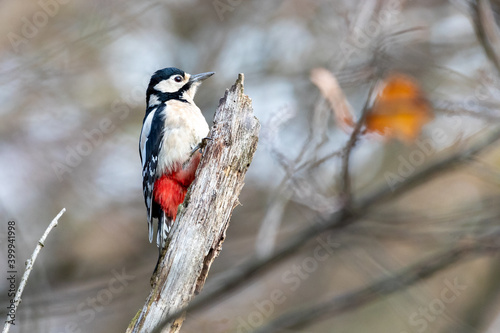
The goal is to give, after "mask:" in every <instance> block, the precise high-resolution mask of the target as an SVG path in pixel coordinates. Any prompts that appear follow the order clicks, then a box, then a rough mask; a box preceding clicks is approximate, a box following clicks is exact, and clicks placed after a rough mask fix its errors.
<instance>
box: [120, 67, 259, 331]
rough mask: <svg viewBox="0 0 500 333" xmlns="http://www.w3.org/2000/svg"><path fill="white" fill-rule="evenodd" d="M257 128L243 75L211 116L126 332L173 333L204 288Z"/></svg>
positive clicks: (233, 205)
mask: <svg viewBox="0 0 500 333" xmlns="http://www.w3.org/2000/svg"><path fill="white" fill-rule="evenodd" d="M259 129H260V125H259V122H258V120H257V118H255V117H254V115H253V110H252V106H251V100H250V98H249V97H248V96H246V95H245V94H244V93H243V74H240V75H239V77H238V80H237V81H236V83H235V85H233V86H232V87H231V89H228V90H226V94H225V96H224V97H223V98H222V99H221V100H220V103H219V107H218V108H217V111H216V113H215V118H214V126H213V127H212V130H211V132H210V137H211V138H212V140H211V141H210V142H209V143H208V145H207V147H206V151H205V152H204V155H203V158H202V160H201V162H200V165H199V167H198V170H197V172H196V178H195V180H194V182H193V184H192V186H191V187H190V190H189V192H188V194H187V196H186V200H185V201H184V204H183V206H184V207H183V208H182V209H180V210H181V211H180V213H179V216H178V218H177V220H176V222H175V223H174V226H173V230H172V231H171V233H170V235H169V239H168V248H167V249H166V252H165V256H164V257H163V258H162V260H161V262H160V264H159V267H158V274H157V275H156V279H155V280H154V284H153V288H152V290H151V292H150V294H149V297H148V299H147V300H146V303H145V305H144V307H143V309H142V310H141V311H140V313H138V315H137V316H136V317H135V318H134V319H133V320H132V322H131V324H130V326H129V328H128V329H127V332H160V331H162V332H178V331H179V330H180V327H181V325H182V322H183V321H184V315H183V314H182V312H183V309H184V308H185V307H186V306H187V305H188V303H189V302H190V301H191V299H193V297H194V295H196V294H198V293H199V292H200V290H201V289H202V288H203V285H204V283H205V279H206V277H207V275H208V271H209V269H210V266H211V264H212V262H213V261H214V259H215V258H216V257H217V256H218V254H219V252H220V251H221V246H222V243H223V241H224V239H225V237H226V229H227V227H228V226H229V219H230V217H231V214H232V211H233V208H234V207H236V206H237V205H238V204H239V202H238V196H239V193H240V191H241V189H242V187H243V181H244V178H245V174H246V172H247V170H248V167H249V166H250V162H251V161H252V158H253V155H254V153H255V150H256V148H257V141H258V133H259Z"/></svg>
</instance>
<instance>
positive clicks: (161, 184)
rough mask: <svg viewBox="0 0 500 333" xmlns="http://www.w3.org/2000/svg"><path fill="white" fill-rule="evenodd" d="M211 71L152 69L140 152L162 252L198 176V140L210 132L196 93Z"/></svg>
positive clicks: (151, 215) (146, 197)
mask: <svg viewBox="0 0 500 333" xmlns="http://www.w3.org/2000/svg"><path fill="white" fill-rule="evenodd" d="M213 74H214V73H213V72H208V73H202V74H197V75H190V74H188V73H185V72H184V71H182V70H180V69H177V68H173V67H170V68H164V69H161V70H159V71H157V72H156V73H154V75H153V76H152V77H151V81H150V82H149V86H148V90H147V92H146V103H147V109H146V115H145V116H144V120H143V124H142V131H141V137H140V141H139V154H140V156H141V161H142V188H143V193H144V201H145V203H146V208H147V219H148V228H149V241H150V242H151V241H152V240H153V218H157V219H158V231H157V238H156V239H157V240H156V242H157V245H158V247H159V249H160V253H161V251H162V249H163V247H164V245H165V241H166V238H167V234H168V232H169V231H170V228H171V226H172V223H173V222H174V221H175V218H176V216H177V208H178V206H179V205H180V204H181V203H182V202H183V201H184V197H185V196H186V191H187V189H188V187H189V185H190V184H191V183H192V182H193V180H194V175H195V172H196V168H197V167H198V164H199V162H200V158H201V153H200V151H199V147H200V144H201V142H202V141H203V139H204V138H205V137H206V136H207V135H208V130H209V129H208V124H207V121H206V120H205V118H204V117H203V115H202V113H201V111H200V109H199V108H198V107H197V106H196V104H195V103H194V101H193V98H194V95H195V94H196V90H197V89H198V87H199V86H200V84H201V82H202V81H203V80H205V79H206V78H208V77H210V76H212V75H213Z"/></svg>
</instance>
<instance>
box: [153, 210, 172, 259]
mask: <svg viewBox="0 0 500 333" xmlns="http://www.w3.org/2000/svg"><path fill="white" fill-rule="evenodd" d="M171 227H172V219H171V218H170V217H168V216H167V215H166V214H165V212H162V214H161V217H160V219H159V220H158V233H157V235H156V245H157V246H158V248H159V250H160V253H161V251H162V250H163V248H164V247H165V244H166V242H167V236H168V233H169V232H170V228H171Z"/></svg>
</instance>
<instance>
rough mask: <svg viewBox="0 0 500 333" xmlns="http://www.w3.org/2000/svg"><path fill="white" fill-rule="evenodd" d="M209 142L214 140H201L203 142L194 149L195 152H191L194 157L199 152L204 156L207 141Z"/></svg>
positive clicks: (208, 138)
mask: <svg viewBox="0 0 500 333" xmlns="http://www.w3.org/2000/svg"><path fill="white" fill-rule="evenodd" d="M208 140H212V138H210V137H206V138H203V139H201V142H200V143H198V144H197V145H196V147H194V149H193V151H192V152H191V155H193V154H194V153H196V152H197V151H198V150H199V151H200V153H202V154H203V149H205V147H206V146H207V141H208Z"/></svg>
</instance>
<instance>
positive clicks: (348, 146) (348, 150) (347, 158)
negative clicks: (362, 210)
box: [340, 84, 375, 207]
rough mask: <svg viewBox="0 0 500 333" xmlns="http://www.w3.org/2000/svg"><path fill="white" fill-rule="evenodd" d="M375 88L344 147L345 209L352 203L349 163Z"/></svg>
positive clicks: (369, 94) (342, 189) (371, 89)
mask: <svg viewBox="0 0 500 333" xmlns="http://www.w3.org/2000/svg"><path fill="white" fill-rule="evenodd" d="M374 88H375V84H372V85H371V87H370V90H369V92H368V97H367V98H366V102H365V105H364V107H363V111H362V113H361V117H360V118H359V120H358V121H357V122H356V126H355V127H354V130H353V131H352V133H351V136H350V138H349V141H347V144H346V146H345V147H344V151H343V156H342V174H341V180H342V188H341V191H340V196H341V198H342V203H343V205H344V206H345V207H349V206H350V204H351V202H352V190H351V176H350V175H349V162H350V159H351V152H352V150H353V148H354V146H355V145H356V142H357V141H358V138H359V134H360V133H361V128H362V127H363V125H364V124H365V119H366V116H367V115H368V112H369V110H370V108H371V103H372V95H373V91H374Z"/></svg>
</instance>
